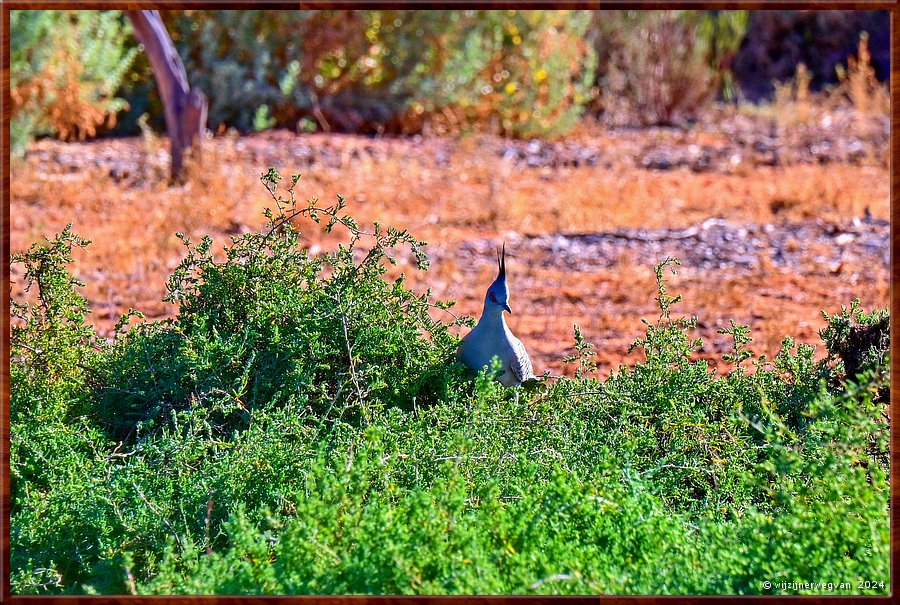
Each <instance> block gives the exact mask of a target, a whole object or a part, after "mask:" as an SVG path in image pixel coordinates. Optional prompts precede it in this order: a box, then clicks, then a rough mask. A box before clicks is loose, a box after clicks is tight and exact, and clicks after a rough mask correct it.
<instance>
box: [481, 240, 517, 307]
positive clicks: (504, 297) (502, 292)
mask: <svg viewBox="0 0 900 605" xmlns="http://www.w3.org/2000/svg"><path fill="white" fill-rule="evenodd" d="M497 266H498V268H499V273H498V274H497V279H495V280H494V283H492V284H491V287H490V288H488V291H487V295H485V298H484V306H485V308H490V307H488V305H496V306H498V307H500V309H502V310H505V311H507V312H508V313H512V309H510V308H509V289H508V288H507V287H506V243H505V242H504V244H503V248H502V249H501V250H499V251H498V252H497ZM502 312H503V311H501V313H502Z"/></svg>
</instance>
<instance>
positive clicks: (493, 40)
mask: <svg viewBox="0 0 900 605" xmlns="http://www.w3.org/2000/svg"><path fill="white" fill-rule="evenodd" d="M11 15H12V17H11V18H12V21H11V36H12V45H11V48H12V51H11V66H12V73H11V88H12V98H13V137H14V147H15V148H16V149H21V148H22V147H23V146H24V143H25V142H27V141H28V140H30V139H31V138H33V137H34V136H40V135H51V136H58V137H61V138H63V139H73V138H84V137H86V136H94V135H96V134H97V133H106V132H110V131H111V132H112V133H113V134H136V133H137V132H139V130H140V129H139V125H138V123H139V119H140V117H141V116H142V115H144V114H149V116H150V124H151V125H152V126H153V127H155V128H157V129H160V130H161V129H163V112H162V108H161V105H160V100H159V97H158V94H157V92H156V88H155V82H154V80H153V75H152V71H151V70H150V67H149V64H148V62H147V61H146V59H145V58H144V57H143V55H142V54H141V53H139V52H138V48H137V43H136V42H135V40H134V38H133V37H132V36H131V35H130V26H129V24H128V22H127V19H125V18H124V17H123V16H122V15H121V12H120V11H13V12H12V13H11ZM163 19H164V21H165V23H166V25H167V27H168V29H169V33H170V35H171V36H172V39H173V41H174V42H175V44H176V47H177V48H178V51H179V53H180V54H181V57H182V60H183V61H184V63H185V67H186V69H187V73H188V77H189V79H190V81H191V85H192V86H194V87H198V88H199V89H200V90H202V91H204V92H205V93H206V94H207V95H208V97H209V99H210V107H209V122H208V124H209V128H210V129H211V130H212V131H213V132H218V131H223V130H225V129H227V128H231V127H233V128H236V129H238V130H239V131H242V132H250V131H253V130H263V129H267V128H272V127H286V128H291V129H296V130H297V131H300V132H303V131H313V130H323V131H328V132H358V133H370V134H381V133H398V134H416V133H423V134H429V133H435V134H446V133H450V134H458V133H462V132H469V131H481V132H491V133H496V134H502V135H505V136H510V137H521V138H530V137H553V136H559V135H562V134H565V133H566V132H568V131H569V130H571V128H572V127H573V126H574V124H575V123H576V122H577V120H578V119H579V118H580V117H581V116H582V115H585V114H588V115H593V116H595V117H598V118H599V119H601V120H603V121H605V122H607V123H609V124H614V125H631V126H636V125H647V124H661V125H670V124H677V123H680V122H683V121H685V120H688V121H689V120H691V119H693V118H695V117H696V115H697V114H698V112H700V111H702V110H703V109H705V108H707V107H709V106H710V104H711V103H713V102H716V101H725V102H753V103H760V102H767V101H769V100H771V99H772V98H773V96H774V95H775V93H776V92H777V86H778V84H779V83H781V82H785V81H790V80H792V79H793V78H794V76H795V74H796V73H797V70H798V66H800V65H803V66H804V67H803V68H802V69H804V70H806V71H804V77H807V76H808V78H809V86H810V87H811V89H812V90H813V91H818V90H823V89H827V88H828V87H833V86H836V85H838V84H839V77H840V74H841V73H842V70H845V66H846V65H847V62H848V58H849V57H851V56H853V55H855V54H856V53H857V46H858V44H859V40H860V36H861V35H863V33H865V35H866V36H867V40H868V52H869V53H870V60H871V71H872V73H873V75H874V76H875V77H877V79H878V80H880V81H885V80H886V79H887V76H888V72H889V63H888V55H889V19H888V16H887V13H886V12H884V11H791V10H778V11H717V10H709V11H674V10H673V11H568V10H542V11H516V10H507V11H497V10H492V11H474V10H467V11H414V10H368V11H356V10H326V11H216V10H187V11H163ZM51 34H52V35H51ZM117 114H118V119H116V116H117Z"/></svg>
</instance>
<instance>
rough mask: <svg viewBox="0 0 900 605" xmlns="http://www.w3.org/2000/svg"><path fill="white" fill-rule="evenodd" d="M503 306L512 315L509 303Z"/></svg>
mask: <svg viewBox="0 0 900 605" xmlns="http://www.w3.org/2000/svg"><path fill="white" fill-rule="evenodd" d="M503 308H504V309H506V312H507V313H509V314H510V315H512V309H510V308H509V305H503Z"/></svg>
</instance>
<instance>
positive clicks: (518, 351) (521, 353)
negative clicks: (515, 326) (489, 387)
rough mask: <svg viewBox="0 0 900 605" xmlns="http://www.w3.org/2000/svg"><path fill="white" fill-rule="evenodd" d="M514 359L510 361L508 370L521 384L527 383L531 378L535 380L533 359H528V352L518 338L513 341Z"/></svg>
mask: <svg viewBox="0 0 900 605" xmlns="http://www.w3.org/2000/svg"><path fill="white" fill-rule="evenodd" d="M510 344H512V348H513V357H512V359H510V360H509V364H508V368H507V369H509V371H510V372H512V374H513V376H515V377H516V380H518V381H519V382H520V383H521V382H525V381H526V380H528V379H529V378H534V370H533V369H532V367H531V358H530V357H528V351H526V350H525V345H523V344H522V341H521V340H519V339H518V338H514V339H513V340H512V343H510Z"/></svg>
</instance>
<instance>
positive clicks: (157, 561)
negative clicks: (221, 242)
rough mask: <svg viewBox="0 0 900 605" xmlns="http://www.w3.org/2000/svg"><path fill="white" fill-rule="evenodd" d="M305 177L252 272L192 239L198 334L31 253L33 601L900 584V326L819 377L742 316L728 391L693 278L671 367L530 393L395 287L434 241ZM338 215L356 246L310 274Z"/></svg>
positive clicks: (580, 363)
mask: <svg viewBox="0 0 900 605" xmlns="http://www.w3.org/2000/svg"><path fill="white" fill-rule="evenodd" d="M297 179H298V177H294V178H293V179H291V180H290V181H289V182H287V183H285V182H283V181H282V180H281V179H280V177H279V176H278V175H277V174H276V173H275V172H274V171H272V170H270V171H269V172H268V173H266V174H264V175H263V176H262V182H263V184H264V185H265V187H266V189H267V190H268V191H269V192H270V194H271V195H272V202H273V207H272V210H271V211H269V212H268V213H267V216H268V220H269V224H268V226H267V228H266V229H265V230H263V231H261V232H258V233H249V234H246V235H243V236H235V237H234V238H232V241H231V243H230V244H228V245H227V246H226V247H225V251H224V252H225V253H224V256H220V257H219V258H218V259H217V258H214V257H213V256H212V251H213V243H212V241H211V240H210V239H208V238H204V239H202V240H201V241H199V242H191V241H189V240H187V239H186V238H183V239H184V245H185V252H186V255H185V257H184V260H183V262H182V263H181V264H180V266H178V267H177V268H176V270H175V271H174V272H173V274H172V276H171V279H170V280H169V282H168V285H167V290H168V296H169V298H170V299H171V300H172V301H174V302H176V303H177V304H178V306H179V313H178V316H177V317H176V318H175V319H170V320H164V321H152V322H151V321H141V320H140V318H137V321H135V318H134V317H133V316H129V315H126V316H125V317H123V318H122V322H121V323H120V326H119V328H118V329H117V330H116V334H115V336H114V338H112V339H111V340H106V339H102V338H99V337H98V336H97V335H96V334H95V332H94V330H93V328H92V327H91V326H90V325H89V324H87V323H85V317H84V313H85V311H86V301H85V299H84V298H82V296H81V295H80V294H79V293H78V287H79V286H80V284H79V282H78V281H77V280H76V279H74V278H73V277H72V276H71V275H70V273H69V272H68V270H67V264H68V263H69V262H70V260H71V255H72V252H73V249H74V248H79V247H84V246H86V245H88V242H87V241H85V240H83V239H81V238H79V237H78V236H77V235H75V234H74V233H72V232H71V231H70V230H68V229H67V230H65V231H64V232H62V233H60V234H58V235H57V236H56V238H55V239H53V240H52V241H48V242H46V243H44V244H43V245H37V244H36V245H35V246H33V247H32V248H31V250H29V251H28V252H27V253H24V254H21V255H17V256H16V257H14V258H13V262H14V264H16V265H17V266H20V267H21V268H22V270H23V279H24V281H23V286H24V287H25V288H28V289H32V288H33V289H36V290H37V294H38V297H37V299H36V302H34V303H32V304H28V303H21V302H18V301H16V300H13V301H12V308H13V318H14V326H13V334H12V353H11V359H12V364H11V377H12V384H13V389H12V401H11V406H12V407H11V416H10V418H11V429H12V431H11V435H12V437H11V447H12V451H11V466H12V526H11V530H12V533H11V538H10V545H11V553H12V570H13V574H12V590H13V592H15V593H84V592H87V593H94V592H100V593H142V594H143V593H173V592H176V593H177V592H188V593H252V594H262V593H282V592H286V593H419V594H422V593H429V594H430V593H666V594H669V593H766V592H771V590H767V589H766V588H765V587H764V585H763V582H765V581H770V582H773V583H775V582H783V581H788V582H791V581H798V580H799V579H810V580H813V579H814V578H815V579H823V580H826V581H831V580H838V579H840V581H847V582H849V583H850V584H849V586H848V587H840V588H838V589H836V590H835V592H844V593H879V594H886V592H887V584H886V582H887V578H888V561H889V557H888V544H889V524H888V512H887V503H888V494H889V490H888V471H889V469H888V424H887V422H886V415H885V413H886V406H887V401H888V396H887V389H888V388H889V385H888V382H887V381H888V371H887V350H888V339H887V331H886V330H887V321H888V320H887V313H886V312H885V311H874V312H872V313H866V312H864V311H862V310H861V309H859V308H858V307H857V306H856V304H854V305H852V306H851V307H849V308H844V309H842V310H841V311H840V312H838V313H836V314H834V315H826V316H825V319H826V320H827V326H828V327H827V328H826V329H825V330H823V332H822V337H823V340H824V346H825V348H826V350H827V355H826V357H825V358H824V359H822V360H821V361H816V360H815V359H814V348H813V347H812V346H809V345H796V344H795V343H794V342H793V341H792V339H790V338H786V339H785V340H784V342H783V348H782V350H781V352H780V353H779V354H778V355H777V356H776V357H775V358H774V359H771V360H767V359H763V358H760V359H751V358H750V357H751V355H750V353H749V351H747V349H746V345H747V343H748V342H749V340H750V334H749V330H748V329H747V328H746V327H745V326H740V325H736V324H734V322H732V324H731V327H730V328H726V329H724V330H723V333H724V334H725V335H726V336H727V337H729V338H731V339H733V349H732V352H731V353H729V354H728V355H727V356H726V359H725V361H727V362H728V363H731V364H733V369H732V370H731V371H730V372H727V373H724V374H718V373H716V372H715V371H712V370H710V368H709V366H708V365H707V363H706V362H705V361H691V359H690V354H691V351H692V350H694V349H695V348H696V347H698V346H699V345H700V343H699V342H698V341H697V339H696V338H695V337H694V334H693V332H694V330H695V329H696V324H697V319H696V318H679V317H677V316H676V315H675V313H674V312H675V308H676V305H677V304H678V303H679V302H680V297H678V296H673V295H672V294H670V293H669V292H668V290H667V287H666V282H665V279H666V275H667V272H668V271H670V270H674V269H675V267H676V265H677V264H679V263H678V261H676V260H674V259H666V260H665V261H664V262H662V263H661V264H660V265H659V266H657V268H656V290H657V302H658V306H659V310H660V314H659V317H658V318H657V319H654V320H652V321H645V328H646V330H645V334H644V335H643V336H642V337H640V338H638V339H637V340H636V341H635V343H634V345H633V346H634V347H636V348H638V349H639V350H641V351H643V354H644V361H642V362H641V363H638V364H637V365H635V366H634V367H632V368H627V367H624V366H623V367H620V368H619V369H618V370H617V371H616V372H613V374H612V375H611V376H610V377H609V378H608V379H607V380H605V381H600V380H598V379H597V378H595V377H594V376H593V374H594V372H595V369H596V364H595V361H594V358H593V351H592V345H590V344H589V343H586V342H585V341H584V339H583V337H582V335H581V332H580V330H579V329H578V328H577V327H576V329H575V344H576V347H575V349H576V354H575V355H573V356H572V357H570V358H569V362H570V363H574V364H576V367H577V370H576V373H575V377H574V378H561V379H559V380H556V381H554V382H552V383H551V384H548V385H547V386H546V387H545V388H544V389H541V390H539V391H537V392H532V393H524V394H523V395H522V396H521V397H519V398H518V399H516V398H514V397H513V393H512V392H511V391H510V390H507V389H503V388H502V387H500V386H498V385H497V384H496V383H495V382H493V381H492V380H491V375H490V372H483V373H482V374H481V375H479V376H477V377H473V376H471V375H469V374H468V373H467V372H466V371H465V369H464V368H463V367H461V366H460V365H459V364H457V363H455V362H454V361H453V354H454V351H455V347H456V345H457V342H458V341H457V339H456V337H455V336H453V335H452V334H451V333H450V332H449V328H450V327H451V326H452V325H454V324H456V323H459V322H467V321H468V320H466V319H464V318H460V319H455V318H454V317H453V315H452V314H451V313H449V311H450V308H451V304H450V303H443V302H439V301H434V300H432V298H431V297H430V296H429V294H428V293H427V292H426V293H415V292H412V291H410V290H408V289H407V288H406V287H405V286H404V280H403V278H400V279H387V278H386V277H385V267H386V265H389V264H391V263H392V262H393V259H394V254H396V253H398V252H401V251H402V250H404V249H407V250H408V251H409V253H411V254H412V256H413V258H415V259H416V263H417V265H418V268H419V269H425V268H426V267H427V258H426V257H425V255H424V253H423V249H422V246H423V242H420V241H417V240H416V239H415V238H414V237H412V236H411V235H409V234H408V233H406V232H405V231H398V230H395V229H391V228H384V227H381V226H376V228H375V230H372V231H363V230H361V229H360V227H359V226H358V225H357V223H356V222H355V221H354V220H353V219H352V217H350V216H349V215H347V214H345V211H344V203H343V200H342V199H339V200H338V201H337V203H336V204H335V205H333V206H330V207H323V206H322V205H320V204H317V202H316V201H315V200H312V201H310V202H309V203H304V202H299V203H297V202H296V201H295V200H294V193H293V190H294V187H295V186H296V183H297ZM314 223H318V224H320V226H321V227H322V228H324V229H326V230H332V229H337V230H343V231H344V232H345V233H346V235H345V241H344V243H343V244H341V245H339V246H338V247H336V248H335V249H333V250H331V251H326V252H324V253H323V254H321V255H319V256H316V257H313V256H311V255H310V254H309V253H308V252H307V251H306V250H305V249H303V248H302V246H300V231H301V229H302V230H305V229H306V228H307V227H308V228H310V229H314V228H316V227H315V224H314ZM647 286H648V288H652V284H647ZM434 317H437V319H435V318H434ZM862 582H869V584H861V583H862ZM873 582H874V584H873ZM776 591H777V590H776ZM788 592H791V591H788ZM804 592H813V593H815V592H825V590H824V589H823V588H819V589H812V590H808V591H804ZM829 592H830V591H829Z"/></svg>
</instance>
